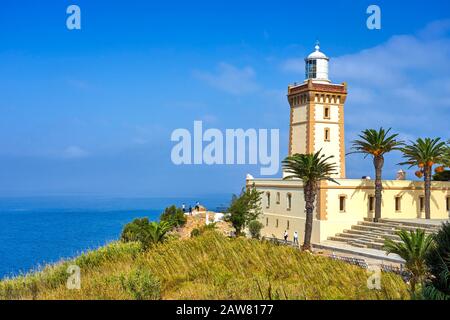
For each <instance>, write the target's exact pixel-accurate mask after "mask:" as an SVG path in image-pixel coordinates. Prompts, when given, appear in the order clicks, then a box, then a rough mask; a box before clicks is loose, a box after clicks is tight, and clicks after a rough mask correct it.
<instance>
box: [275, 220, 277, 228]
mask: <svg viewBox="0 0 450 320" xmlns="http://www.w3.org/2000/svg"><path fill="white" fill-rule="evenodd" d="M276 222H277V223H276V225H275V226H276V227H277V228H278V219H277V221H276Z"/></svg>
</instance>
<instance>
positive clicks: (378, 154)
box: [349, 128, 403, 222]
mask: <svg viewBox="0 0 450 320" xmlns="http://www.w3.org/2000/svg"><path fill="white" fill-rule="evenodd" d="M390 131H391V129H388V130H384V129H383V128H380V129H379V130H378V131H377V130H375V129H366V130H364V131H363V132H362V133H361V134H360V135H358V136H359V137H360V139H359V140H354V141H352V150H354V151H352V152H350V153H349V154H352V153H362V154H364V158H367V157H368V156H371V157H372V158H373V165H374V167H375V218H374V221H375V222H378V220H379V219H381V202H382V191H383V183H382V180H381V176H382V171H383V165H384V155H385V154H386V153H388V152H391V151H394V150H400V148H401V146H402V145H403V142H401V141H399V140H397V136H398V134H389V132H390Z"/></svg>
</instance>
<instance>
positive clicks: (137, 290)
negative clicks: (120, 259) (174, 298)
mask: <svg viewBox="0 0 450 320" xmlns="http://www.w3.org/2000/svg"><path fill="white" fill-rule="evenodd" d="M120 281H121V284H122V288H123V289H124V290H125V291H126V292H128V293H129V294H130V295H131V296H132V297H133V299H135V300H159V299H161V284H160V282H159V280H158V278H156V277H155V276H154V275H153V274H152V273H151V272H150V271H148V270H145V269H143V268H137V269H135V270H133V271H132V272H130V273H129V274H128V275H122V276H121V279H120Z"/></svg>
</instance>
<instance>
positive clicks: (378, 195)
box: [373, 156, 384, 222]
mask: <svg viewBox="0 0 450 320" xmlns="http://www.w3.org/2000/svg"><path fill="white" fill-rule="evenodd" d="M373 164H374V166H375V217H374V219H373V221H375V222H378V221H379V220H380V219H381V202H382V197H383V196H382V192H383V182H382V180H381V175H382V171H383V165H384V158H383V156H376V157H374V158H373Z"/></svg>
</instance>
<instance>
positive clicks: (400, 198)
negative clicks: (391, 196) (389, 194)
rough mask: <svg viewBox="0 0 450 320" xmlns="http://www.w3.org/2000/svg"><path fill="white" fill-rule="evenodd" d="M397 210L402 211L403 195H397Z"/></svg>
mask: <svg viewBox="0 0 450 320" xmlns="http://www.w3.org/2000/svg"><path fill="white" fill-rule="evenodd" d="M395 211H396V212H400V211H402V197H401V196H396V197H395Z"/></svg>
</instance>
